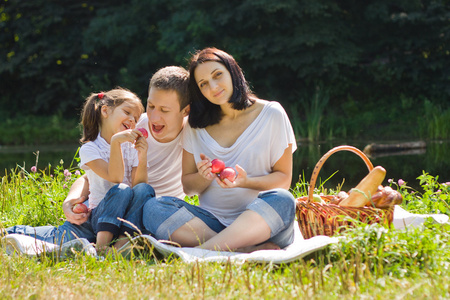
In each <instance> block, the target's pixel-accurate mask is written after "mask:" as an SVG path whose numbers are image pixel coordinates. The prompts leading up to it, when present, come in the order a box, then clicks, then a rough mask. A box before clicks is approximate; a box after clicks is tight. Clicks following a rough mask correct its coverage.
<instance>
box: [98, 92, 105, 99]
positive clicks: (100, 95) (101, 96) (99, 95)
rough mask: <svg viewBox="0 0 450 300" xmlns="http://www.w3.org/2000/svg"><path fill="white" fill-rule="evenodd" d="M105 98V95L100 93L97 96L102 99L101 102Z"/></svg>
mask: <svg viewBox="0 0 450 300" xmlns="http://www.w3.org/2000/svg"><path fill="white" fill-rule="evenodd" d="M103 96H105V94H103V93H98V94H97V97H98V99H100V100H102V99H103Z"/></svg>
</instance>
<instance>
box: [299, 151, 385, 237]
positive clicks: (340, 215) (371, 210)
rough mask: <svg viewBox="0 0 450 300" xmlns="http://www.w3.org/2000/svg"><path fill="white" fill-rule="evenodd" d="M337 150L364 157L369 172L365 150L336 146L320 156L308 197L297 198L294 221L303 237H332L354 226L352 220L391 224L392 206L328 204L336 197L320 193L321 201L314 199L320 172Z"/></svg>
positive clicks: (369, 163) (369, 167)
mask: <svg viewBox="0 0 450 300" xmlns="http://www.w3.org/2000/svg"><path fill="white" fill-rule="evenodd" d="M338 151H350V152H353V153H355V154H357V155H359V157H361V158H362V159H363V160H364V162H365V164H366V166H367V168H368V169H369V172H370V171H371V170H372V169H373V165H372V163H371V162H370V160H369V158H368V157H367V156H366V155H365V154H364V152H362V151H361V150H359V149H358V148H355V147H353V146H347V145H344V146H338V147H335V148H332V149H331V150H330V151H328V152H327V153H325V155H324V156H322V158H321V159H320V160H319V161H318V162H317V164H316V166H315V167H314V170H313V173H312V175H311V181H310V184H309V190H308V196H304V197H299V198H297V209H296V215H297V222H298V225H299V227H300V231H301V232H302V234H303V237H304V238H305V239H309V238H311V237H313V236H316V235H327V236H332V235H334V234H335V233H337V232H341V231H343V230H345V228H346V227H349V226H353V225H354V224H355V220H356V221H360V222H364V223H368V224H372V223H388V224H391V223H392V218H393V208H388V209H380V208H375V207H368V206H365V207H350V206H339V205H336V204H332V203H331V202H333V201H334V200H335V198H336V196H333V195H321V196H320V197H321V198H322V200H323V201H324V203H320V202H314V201H313V194H314V188H315V184H316V180H317V176H318V175H319V171H320V169H321V168H322V165H323V164H324V163H325V161H326V160H327V159H328V158H329V157H330V156H331V155H332V154H333V153H336V152H338Z"/></svg>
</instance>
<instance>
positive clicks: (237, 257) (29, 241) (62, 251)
mask: <svg viewBox="0 0 450 300" xmlns="http://www.w3.org/2000/svg"><path fill="white" fill-rule="evenodd" d="M294 232H295V237H294V242H293V243H292V244H291V245H289V246H288V247H286V248H285V249H281V250H258V251H254V252H251V253H240V252H227V251H211V250H204V249H199V248H190V247H183V248H179V247H175V246H171V245H168V244H165V243H162V242H159V241H158V240H156V239H155V238H154V237H152V236H149V235H141V236H138V237H135V238H133V239H132V240H131V241H130V242H128V243H127V244H125V245H124V246H123V247H122V248H120V249H119V250H118V253H121V254H122V255H124V256H125V257H131V256H132V253H134V252H133V250H135V249H144V251H146V250H145V249H147V251H149V253H148V254H151V253H150V251H153V252H155V255H156V256H159V257H161V256H162V257H165V258H168V257H178V258H180V259H181V260H183V261H185V262H188V263H190V262H196V261H210V262H227V261H231V262H237V263H242V262H245V261H251V262H260V263H274V264H281V263H288V262H291V261H295V260H298V259H301V258H302V257H305V256H306V255H308V254H310V253H313V252H315V251H318V250H320V249H323V248H325V247H326V246H327V245H329V244H332V243H336V242H337V241H338V238H335V237H328V236H316V237H313V238H311V239H308V240H305V239H303V236H302V234H301V232H300V229H299V228H298V225H297V223H296V224H295V231H294ZM1 243H2V245H3V246H4V247H6V252H7V254H9V255H14V254H24V255H28V256H36V255H41V254H45V253H55V254H56V255H58V256H59V257H60V258H62V259H65V258H68V257H70V256H71V254H72V255H73V254H74V253H75V251H78V253H81V252H84V253H86V254H87V255H93V256H97V253H96V251H95V248H94V247H93V246H92V244H89V242H88V241H87V240H86V239H77V240H73V241H69V242H67V243H64V244H62V245H55V244H51V243H47V242H44V241H41V240H37V239H35V238H33V237H30V236H26V235H21V234H9V235H6V236H5V237H3V238H2V240H1ZM145 245H147V247H144V246H145ZM150 249H151V250H150Z"/></svg>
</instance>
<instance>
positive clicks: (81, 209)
mask: <svg viewBox="0 0 450 300" xmlns="http://www.w3.org/2000/svg"><path fill="white" fill-rule="evenodd" d="M72 210H73V212H74V213H76V214H86V213H87V212H88V208H87V206H86V204H84V203H78V204H75V206H74V207H73V209H72Z"/></svg>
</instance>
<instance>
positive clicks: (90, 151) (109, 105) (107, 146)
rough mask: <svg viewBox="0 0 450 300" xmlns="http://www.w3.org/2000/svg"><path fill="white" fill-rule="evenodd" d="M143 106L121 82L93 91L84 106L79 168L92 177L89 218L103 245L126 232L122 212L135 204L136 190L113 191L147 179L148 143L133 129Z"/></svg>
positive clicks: (100, 245)
mask: <svg viewBox="0 0 450 300" xmlns="http://www.w3.org/2000/svg"><path fill="white" fill-rule="evenodd" d="M143 111H144V107H143V105H142V102H141V100H140V99H139V98H138V97H137V96H136V95H135V94H134V93H132V92H130V91H128V90H125V89H122V88H117V89H113V90H110V91H108V92H104V93H98V94H91V95H90V96H89V97H88V98H87V99H86V102H85V105H84V108H83V111H82V121H81V123H82V125H83V136H82V138H81V142H82V143H83V145H82V146H81V149H80V159H81V168H83V169H84V170H86V174H87V177H88V180H89V187H90V194H89V208H90V209H91V210H92V213H91V224H92V229H93V231H94V232H95V233H96V235H97V250H99V251H104V250H106V249H107V247H108V245H109V243H110V242H111V241H112V240H113V238H116V237H118V236H119V235H120V234H123V232H121V221H119V220H118V218H124V216H125V214H126V213H128V212H129V209H130V207H134V206H133V203H132V199H133V193H122V194H123V195H124V196H123V197H121V198H120V199H119V200H120V201H118V200H117V197H113V196H114V194H115V193H116V192H117V189H127V188H128V189H129V186H135V185H137V184H139V183H146V182H147V147H148V146H147V142H146V139H145V138H142V136H143V134H142V133H141V132H140V131H139V130H137V129H135V126H136V123H137V121H138V120H139V117H140V116H141V114H142V113H143ZM116 184H119V185H118V186H115V188H114V189H111V188H112V187H113V186H114V185H116Z"/></svg>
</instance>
